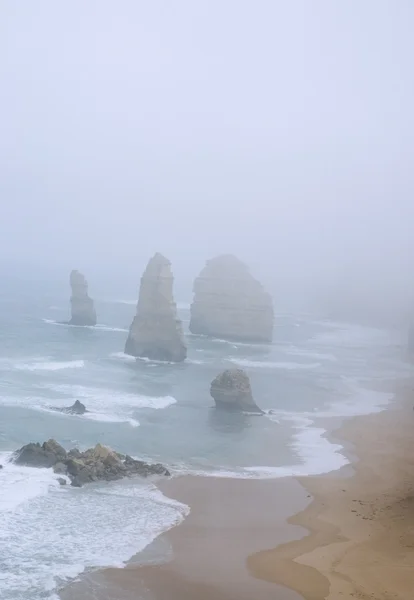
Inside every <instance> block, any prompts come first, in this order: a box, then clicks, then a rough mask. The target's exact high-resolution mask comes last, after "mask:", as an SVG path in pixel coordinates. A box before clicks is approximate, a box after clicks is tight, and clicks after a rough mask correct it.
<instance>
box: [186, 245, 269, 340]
mask: <svg viewBox="0 0 414 600" xmlns="http://www.w3.org/2000/svg"><path fill="white" fill-rule="evenodd" d="M193 292H194V299H193V302H192V304H191V320H190V331H191V332H192V333H198V334H204V335H210V336H214V337H219V338H223V339H227V340H235V341H237V340H238V341H245V342H271V341H272V336H273V318H274V315H273V301H272V298H271V296H270V294H268V293H267V292H266V291H265V290H264V288H263V286H262V284H261V283H259V281H257V279H255V278H254V277H253V275H251V274H250V272H249V270H248V268H247V266H246V265H245V264H244V263H243V262H242V261H240V260H239V259H238V258H236V257H235V256H232V255H230V254H226V255H222V256H217V257H216V258H213V259H211V260H209V261H207V263H206V266H205V267H204V269H203V270H202V271H201V273H200V275H199V276H198V277H197V279H196V280H195V281H194V286H193Z"/></svg>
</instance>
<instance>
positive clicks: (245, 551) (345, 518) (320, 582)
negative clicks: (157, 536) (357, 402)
mask: <svg viewBox="0 0 414 600" xmlns="http://www.w3.org/2000/svg"><path fill="white" fill-rule="evenodd" d="M413 398H414V393H412V391H411V390H407V389H405V390H403V391H402V392H400V393H399V394H398V395H397V397H396V400H395V402H394V403H393V405H392V406H390V407H389V409H387V410H386V411H384V412H382V413H379V414H373V415H369V416H363V417H356V418H353V419H351V420H349V421H348V422H346V423H345V425H343V426H342V428H341V429H340V430H339V431H336V432H335V433H334V435H335V438H339V439H341V440H343V441H344V442H345V443H346V447H347V448H349V453H350V455H352V457H353V458H354V459H355V457H357V460H356V462H355V463H354V464H353V468H352V469H351V468H350V467H345V468H344V469H342V470H341V471H336V472H334V473H331V474H328V475H325V476H320V477H307V478H302V479H300V480H296V479H294V478H286V479H279V480H267V481H263V480H262V481H254V480H237V479H209V478H197V477H184V478H178V479H173V480H171V481H168V482H166V483H164V484H163V486H162V491H163V492H164V493H165V494H167V495H168V496H171V497H173V498H176V499H178V500H180V501H182V502H185V503H186V504H188V505H190V506H191V513H190V516H189V517H188V518H187V519H186V520H185V521H184V522H183V523H182V524H181V525H180V526H178V527H175V528H173V529H172V530H170V531H169V532H167V533H166V534H164V536H162V538H163V540H164V541H165V543H166V544H168V547H170V548H171V556H172V559H171V560H170V561H169V562H167V563H165V564H157V565H144V566H136V565H134V564H133V563H132V564H131V565H129V566H128V567H127V568H125V569H107V570H104V571H101V572H97V573H93V574H91V575H89V576H88V577H86V578H83V580H82V581H81V582H79V583H76V584H73V585H71V586H69V587H68V588H66V590H64V592H63V593H62V599H63V600H75V599H76V600H80V599H82V600H89V599H92V598H95V599H99V600H133V599H137V600H138V599H140V598H148V599H151V600H152V599H154V600H167V599H168V600H187V599H188V600H190V599H191V600H192V599H194V598H195V597H197V598H205V599H207V598H209V600H211V599H213V598H214V599H217V600H233V599H234V600H236V599H237V600H247V599H250V600H251V598H255V599H257V600H261V599H263V600H265V599H268V598H272V599H277V600H300V599H305V600H324V599H325V600H337V599H339V598H359V599H361V600H368V599H370V600H373V599H375V600H391V599H392V600H412V598H413V590H414V455H413V452H412V446H413V424H414V412H413V408H412V405H413Z"/></svg>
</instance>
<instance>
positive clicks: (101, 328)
mask: <svg viewBox="0 0 414 600" xmlns="http://www.w3.org/2000/svg"><path fill="white" fill-rule="evenodd" d="M90 329H96V330H98V331H122V332H123V333H128V331H129V329H126V328H125V327H111V326H110V325H99V324H98V325H95V326H94V327H90Z"/></svg>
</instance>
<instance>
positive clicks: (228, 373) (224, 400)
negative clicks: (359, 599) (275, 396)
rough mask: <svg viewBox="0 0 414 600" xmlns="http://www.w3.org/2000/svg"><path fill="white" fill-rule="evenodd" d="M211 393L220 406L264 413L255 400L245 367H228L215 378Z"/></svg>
mask: <svg viewBox="0 0 414 600" xmlns="http://www.w3.org/2000/svg"><path fill="white" fill-rule="evenodd" d="M210 395H211V396H212V398H213V399H214V402H215V403H216V406H217V407H218V408H224V409H226V410H237V411H242V412H250V413H254V414H263V411H262V409H261V408H259V407H258V406H257V404H256V402H255V401H254V400H253V394H252V388H251V385H250V379H249V377H248V375H247V373H246V372H245V371H243V369H226V370H225V371H222V372H221V373H219V374H218V375H217V377H215V379H213V381H212V382H211V386H210Z"/></svg>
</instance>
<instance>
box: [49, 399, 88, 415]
mask: <svg viewBox="0 0 414 600" xmlns="http://www.w3.org/2000/svg"><path fill="white" fill-rule="evenodd" d="M53 410H57V411H59V412H63V413H66V414H68V415H84V414H85V413H86V412H88V411H87V410H86V406H85V405H84V404H82V402H79V400H76V401H75V402H74V403H73V404H72V406H65V407H64V408H59V407H58V406H54V407H53Z"/></svg>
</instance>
